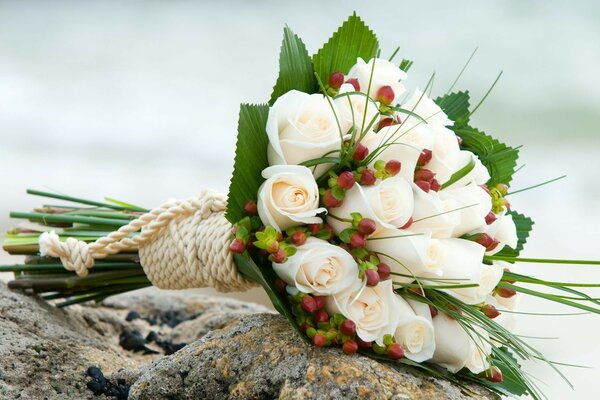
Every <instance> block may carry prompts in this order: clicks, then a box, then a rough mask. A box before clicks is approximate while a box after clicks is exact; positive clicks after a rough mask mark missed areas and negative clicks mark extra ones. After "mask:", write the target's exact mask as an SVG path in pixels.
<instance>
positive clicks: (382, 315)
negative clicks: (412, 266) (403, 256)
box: [326, 280, 398, 345]
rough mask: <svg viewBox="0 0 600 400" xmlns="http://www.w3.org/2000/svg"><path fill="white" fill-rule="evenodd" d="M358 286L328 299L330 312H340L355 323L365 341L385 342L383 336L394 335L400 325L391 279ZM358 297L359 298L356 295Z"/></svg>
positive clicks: (359, 335) (357, 332)
mask: <svg viewBox="0 0 600 400" xmlns="http://www.w3.org/2000/svg"><path fill="white" fill-rule="evenodd" d="M361 288H362V285H360V284H359V285H356V286H354V287H351V288H349V289H347V290H345V291H343V292H340V293H338V294H335V295H333V296H329V297H327V298H326V307H327V311H328V312H329V313H330V314H334V313H338V312H339V313H341V314H342V315H343V316H344V317H346V318H348V319H349V320H351V321H352V322H354V323H355V324H356V334H357V335H358V337H359V338H361V339H362V340H364V341H367V342H370V341H375V342H377V344H379V345H382V344H383V336H384V335H387V334H390V335H391V334H393V333H394V331H395V329H396V326H397V324H398V314H397V310H396V304H397V302H396V298H395V296H396V295H395V294H394V290H393V287H392V281H391V280H386V281H382V282H380V283H379V284H378V285H377V286H373V287H369V286H366V287H364V288H362V291H361ZM357 296H358V297H357Z"/></svg>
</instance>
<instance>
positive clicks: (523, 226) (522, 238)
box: [494, 210, 533, 257]
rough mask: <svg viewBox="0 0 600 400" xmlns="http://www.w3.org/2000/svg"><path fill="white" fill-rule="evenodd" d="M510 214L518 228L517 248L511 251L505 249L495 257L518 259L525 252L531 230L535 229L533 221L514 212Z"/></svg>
mask: <svg viewBox="0 0 600 400" xmlns="http://www.w3.org/2000/svg"><path fill="white" fill-rule="evenodd" d="M508 214H510V215H512V219H513V221H514V222H515V226H516V227H517V237H518V238H519V242H518V244H517V248H516V249H511V248H510V247H504V248H503V249H502V250H501V251H499V252H498V253H496V254H494V255H497V256H505V257H518V256H519V253H521V250H523V247H524V246H525V243H526V242H527V238H528V237H529V232H531V229H532V228H533V220H532V219H531V218H529V217H527V216H525V215H523V214H519V213H518V212H516V211H513V210H511V211H509V212H508Z"/></svg>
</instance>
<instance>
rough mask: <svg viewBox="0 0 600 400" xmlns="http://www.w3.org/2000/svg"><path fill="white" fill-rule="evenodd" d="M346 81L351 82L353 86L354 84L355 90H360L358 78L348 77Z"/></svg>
mask: <svg viewBox="0 0 600 400" xmlns="http://www.w3.org/2000/svg"><path fill="white" fill-rule="evenodd" d="M346 83H349V84H351V85H352V86H354V90H355V91H357V92H360V83H358V79H355V78H352V79H348V80H347V81H346Z"/></svg>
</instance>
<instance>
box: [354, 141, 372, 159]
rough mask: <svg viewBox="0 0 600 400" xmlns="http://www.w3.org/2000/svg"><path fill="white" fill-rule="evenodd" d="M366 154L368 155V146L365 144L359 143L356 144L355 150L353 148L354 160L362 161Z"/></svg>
mask: <svg viewBox="0 0 600 400" xmlns="http://www.w3.org/2000/svg"><path fill="white" fill-rule="evenodd" d="M368 155H369V148H368V147H367V146H365V145H364V144H362V143H359V144H358V146H356V150H354V154H353V155H352V157H353V158H354V159H355V160H356V161H362V160H364V159H365V158H366V157H367V156H368Z"/></svg>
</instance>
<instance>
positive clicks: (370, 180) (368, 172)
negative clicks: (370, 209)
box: [360, 169, 377, 186]
mask: <svg viewBox="0 0 600 400" xmlns="http://www.w3.org/2000/svg"><path fill="white" fill-rule="evenodd" d="M375 181H377V178H376V177H375V172H373V170H372V169H365V170H364V171H363V172H362V174H361V175H360V183H361V184H362V185H366V186H370V185H374V184H375Z"/></svg>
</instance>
